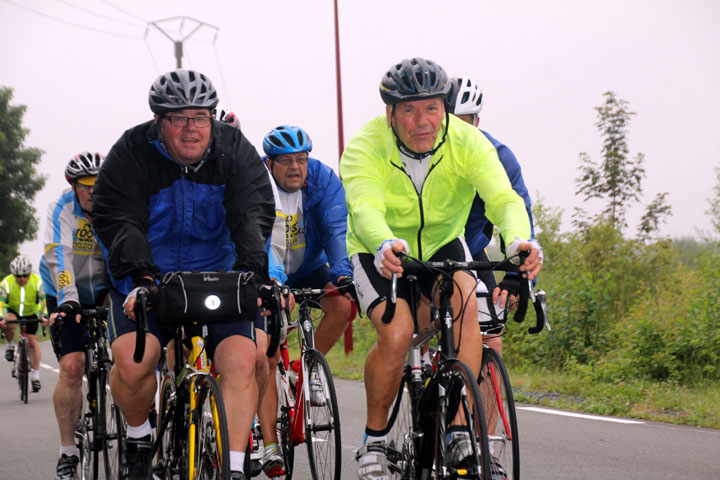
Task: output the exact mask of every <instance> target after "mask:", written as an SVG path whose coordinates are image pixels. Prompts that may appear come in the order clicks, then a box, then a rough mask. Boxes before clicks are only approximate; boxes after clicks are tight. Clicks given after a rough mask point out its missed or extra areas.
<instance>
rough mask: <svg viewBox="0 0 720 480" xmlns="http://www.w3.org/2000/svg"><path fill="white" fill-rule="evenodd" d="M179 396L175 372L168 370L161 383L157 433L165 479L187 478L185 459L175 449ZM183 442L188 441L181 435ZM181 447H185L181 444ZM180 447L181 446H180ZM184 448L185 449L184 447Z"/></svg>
mask: <svg viewBox="0 0 720 480" xmlns="http://www.w3.org/2000/svg"><path fill="white" fill-rule="evenodd" d="M177 402H178V398H177V395H176V388H175V374H174V373H173V372H167V373H166V374H165V376H164V377H163V380H162V384H161V385H160V406H159V408H158V422H157V425H158V427H157V435H158V437H159V442H158V450H157V462H158V467H159V471H160V472H161V474H162V476H161V478H163V479H164V480H170V479H172V478H175V475H179V477H180V478H183V479H185V478H187V475H186V474H185V460H184V459H182V458H179V455H178V453H179V452H177V451H176V449H175V437H176V435H175V418H176V416H177V413H176V409H177V408H179V407H178V403H177ZM180 438H181V440H179V441H181V442H182V443H183V444H184V443H185V442H186V441H187V439H186V438H185V436H184V435H183V436H182V437H180ZM180 447H184V445H181V446H180ZM179 449H180V448H179ZM182 450H185V449H184V448H182Z"/></svg>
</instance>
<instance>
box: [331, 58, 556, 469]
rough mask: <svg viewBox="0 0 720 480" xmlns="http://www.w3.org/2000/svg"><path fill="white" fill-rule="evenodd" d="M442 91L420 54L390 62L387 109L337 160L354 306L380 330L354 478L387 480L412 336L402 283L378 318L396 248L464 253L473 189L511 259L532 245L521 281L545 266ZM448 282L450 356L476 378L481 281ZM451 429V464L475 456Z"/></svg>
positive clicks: (463, 433)
mask: <svg viewBox="0 0 720 480" xmlns="http://www.w3.org/2000/svg"><path fill="white" fill-rule="evenodd" d="M449 89H450V83H449V81H448V77H447V74H446V73H445V71H444V70H443V69H442V67H440V66H439V65H438V64H436V63H435V62H432V61H430V60H425V59H423V58H419V57H416V58H411V59H406V60H403V61H401V62H399V63H398V64H395V65H393V66H391V67H390V69H389V70H388V71H387V72H386V73H385V75H383V78H382V80H381V84H380V95H381V97H382V99H383V101H384V103H385V105H386V109H385V115H382V116H380V117H377V118H375V119H374V120H371V121H370V122H369V123H368V124H366V125H365V126H364V127H362V128H361V129H360V131H359V132H358V133H357V134H356V135H355V136H354V137H353V139H352V140H351V141H350V143H349V144H348V146H347V148H346V149H345V152H344V153H343V156H342V159H341V162H340V173H341V177H342V179H343V184H344V186H345V192H346V202H347V205H348V212H349V217H348V236H347V247H348V254H349V255H350V258H351V261H352V264H353V271H354V275H353V276H354V279H355V282H356V285H357V290H358V297H359V299H360V304H361V306H362V307H363V309H364V310H365V311H366V312H367V314H368V316H369V317H370V320H371V321H372V323H373V325H374V327H375V330H376V332H377V341H376V344H375V345H374V346H373V348H372V349H371V351H370V353H369V354H368V356H367V358H366V361H365V389H366V398H367V423H366V429H365V437H364V439H363V446H362V447H361V449H360V450H359V452H358V456H357V460H358V463H359V475H360V478H361V479H376V480H377V479H388V478H389V477H390V474H389V471H388V466H387V457H386V453H385V445H386V443H387V416H388V410H389V408H390V405H391V403H392V400H393V399H394V397H395V393H396V392H397V389H398V386H399V385H400V380H401V376H402V364H403V361H404V358H405V356H406V354H407V352H408V349H409V347H410V341H411V339H412V333H413V322H412V317H411V313H410V306H409V303H408V302H409V298H410V292H409V288H408V286H407V283H405V282H404V281H401V282H398V292H397V297H398V298H397V307H396V312H395V316H394V317H393V319H392V322H391V323H389V324H387V325H386V324H383V323H382V320H381V318H382V315H383V313H384V311H385V305H386V302H385V300H386V298H387V295H388V294H389V283H390V281H389V279H390V278H391V275H392V272H396V273H398V276H401V274H402V266H401V262H400V259H398V258H397V257H396V256H395V255H394V253H399V252H404V253H407V254H409V255H411V256H413V257H417V258H420V259H422V260H445V259H453V260H461V261H465V260H472V257H471V256H470V252H469V250H468V248H467V244H466V243H465V240H464V238H463V232H464V227H465V222H466V220H467V218H468V213H469V211H470V206H471V204H472V200H473V197H474V195H475V192H476V191H477V192H478V194H479V195H480V196H481V198H483V200H484V201H485V205H486V215H487V217H488V219H490V221H492V222H493V223H494V224H495V225H498V226H499V227H500V231H501V232H502V235H503V238H504V239H505V240H506V243H507V244H508V256H509V257H513V256H514V255H515V254H516V253H517V252H518V251H520V250H524V251H528V252H530V253H529V256H528V258H527V259H526V261H525V263H524V264H523V266H521V267H520V268H521V270H522V271H523V272H526V275H527V276H528V277H529V278H534V277H535V276H536V275H537V274H538V273H539V271H540V268H541V264H542V263H541V262H542V258H541V256H540V248H539V245H538V244H537V242H535V241H533V242H530V241H528V239H530V238H531V231H530V222H529V220H528V215H527V212H526V210H525V205H524V203H523V200H522V199H521V198H520V197H519V196H518V195H517V194H516V193H515V192H514V191H513V189H512V186H511V184H510V181H509V180H508V177H507V174H506V173H505V170H504V169H503V167H502V165H501V164H500V161H499V160H498V157H497V153H496V151H495V148H494V147H493V145H492V144H491V143H490V141H489V140H488V139H487V138H486V137H485V136H484V135H483V134H482V133H481V132H480V131H479V130H477V129H476V128H474V127H473V126H471V125H468V124H467V123H464V122H462V121H461V120H459V119H458V118H457V117H454V116H450V115H448V114H447V113H446V111H445V106H444V103H443V99H444V97H445V96H446V95H447V93H448V91H449ZM454 279H455V282H456V286H457V288H455V291H454V293H453V297H452V304H453V310H454V311H455V312H457V313H458V314H459V313H460V312H462V316H461V318H460V319H459V320H458V325H457V326H456V327H455V333H456V335H459V334H460V332H462V343H461V345H460V348H459V350H458V358H459V359H460V360H462V361H463V362H465V363H466V364H468V365H469V366H470V368H471V369H472V370H473V372H474V373H475V375H477V374H478V372H479V370H480V361H481V358H480V355H478V353H477V352H481V351H482V337H481V334H480V328H479V326H478V322H477V308H476V299H475V286H476V283H477V279H476V278H475V276H474V275H471V274H468V273H467V272H457V273H455V275H454ZM419 280H420V289H421V293H422V295H421V299H420V301H419V304H418V309H419V310H418V318H419V319H421V320H423V319H425V320H426V321H427V319H429V300H428V298H429V297H430V295H431V291H432V287H433V283H434V279H433V278H432V277H430V278H428V279H419ZM461 302H462V303H461ZM463 307H464V308H463ZM456 344H457V338H456ZM449 433H450V435H451V438H450V443H449V448H448V450H449V452H448V454H449V456H450V461H451V462H452V463H454V464H456V465H459V464H461V463H462V462H463V461H464V460H465V459H466V457H467V456H468V455H469V454H470V453H471V450H470V448H469V443H470V437H469V432H468V431H467V427H461V426H458V428H457V429H455V431H451V432H449Z"/></svg>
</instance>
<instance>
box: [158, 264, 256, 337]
mask: <svg viewBox="0 0 720 480" xmlns="http://www.w3.org/2000/svg"><path fill="white" fill-rule="evenodd" d="M257 297H258V292H257V287H256V285H255V280H254V278H253V272H195V271H193V272H168V273H167V274H166V275H165V277H164V278H163V280H162V283H161V284H160V292H159V294H158V315H159V317H160V323H162V324H177V323H192V322H198V323H222V322H232V321H237V320H249V321H253V320H254V319H255V316H256V314H257Z"/></svg>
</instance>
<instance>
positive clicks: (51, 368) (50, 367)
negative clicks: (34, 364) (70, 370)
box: [40, 362, 60, 373]
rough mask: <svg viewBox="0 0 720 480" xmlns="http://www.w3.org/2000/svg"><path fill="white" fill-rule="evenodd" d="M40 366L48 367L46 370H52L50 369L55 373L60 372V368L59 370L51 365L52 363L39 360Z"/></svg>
mask: <svg viewBox="0 0 720 480" xmlns="http://www.w3.org/2000/svg"><path fill="white" fill-rule="evenodd" d="M40 366H41V367H42V368H46V369H48V370H52V371H53V372H55V373H60V370H59V369H57V368H55V367H53V366H52V365H48V364H47V363H42V362H40Z"/></svg>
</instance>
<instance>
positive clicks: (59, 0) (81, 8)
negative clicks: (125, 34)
mask: <svg viewBox="0 0 720 480" xmlns="http://www.w3.org/2000/svg"><path fill="white" fill-rule="evenodd" d="M57 1H58V2H60V3H62V4H64V5H67V6H69V7H72V8H76V9H78V10H80V11H81V12H85V13H89V14H90V15H95V16H97V17H100V18H104V19H106V20H110V21H113V22H118V23H123V24H125V25H130V26H133V27H140V26H142V27H144V26H145V22H143V24H142V25H140V24H138V23H134V22H126V21H125V20H119V19H117V18H114V17H110V16H108V15H103V14H102V13H97V12H93V11H92V10H88V9H87V8H83V7H80V6H78V5H75V4H73V3H70V2H68V1H67V0H57Z"/></svg>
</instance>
